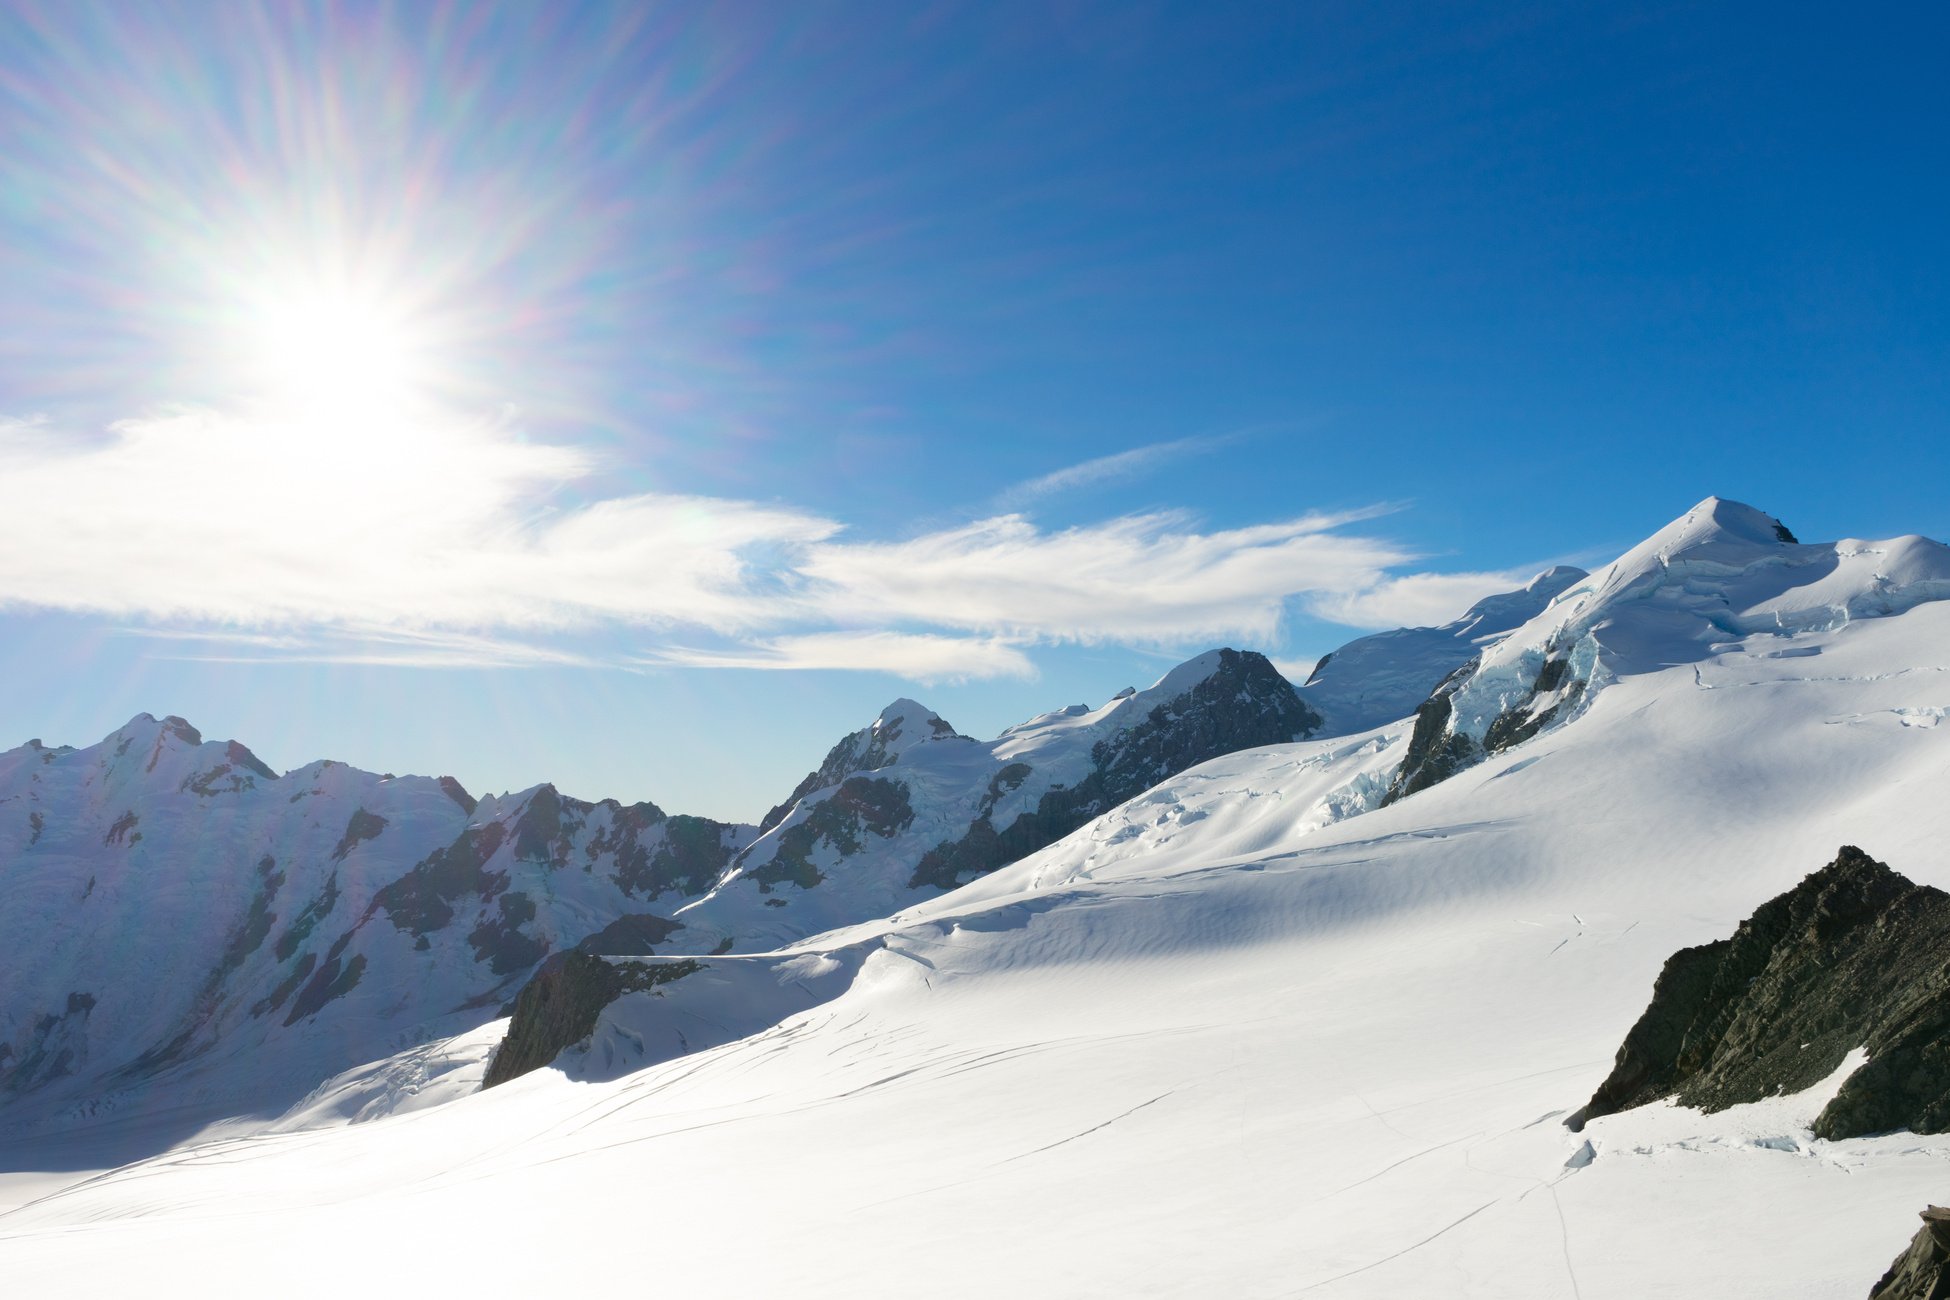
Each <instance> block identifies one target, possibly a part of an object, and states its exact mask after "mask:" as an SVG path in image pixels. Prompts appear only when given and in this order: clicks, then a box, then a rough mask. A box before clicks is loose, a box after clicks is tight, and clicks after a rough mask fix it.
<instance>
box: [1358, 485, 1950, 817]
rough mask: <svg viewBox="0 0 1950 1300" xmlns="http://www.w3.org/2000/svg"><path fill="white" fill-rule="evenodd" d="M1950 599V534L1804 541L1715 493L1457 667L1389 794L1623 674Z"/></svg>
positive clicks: (1505, 744)
mask: <svg viewBox="0 0 1950 1300" xmlns="http://www.w3.org/2000/svg"><path fill="white" fill-rule="evenodd" d="M1946 598H1950V547H1945V546H1944V545H1943V544H1942V543H1940V542H1934V541H1931V540H1929V539H1927V538H1924V537H1917V536H1908V537H1898V538H1894V539H1891V540H1888V541H1880V542H1864V541H1857V540H1853V539H1850V540H1844V541H1840V542H1834V543H1826V544H1816V545H1804V544H1802V543H1800V542H1798V541H1796V540H1795V536H1794V534H1793V533H1792V532H1790V531H1789V530H1788V529H1787V527H1786V526H1785V525H1783V524H1782V523H1781V522H1780V521H1779V520H1778V519H1775V518H1774V517H1773V516H1772V515H1768V514H1764V513H1762V512H1761V511H1759V510H1756V509H1754V508H1753V507H1751V506H1745V505H1741V504H1739V503H1738V502H1734V501H1726V500H1722V499H1721V498H1718V497H1708V498H1707V499H1706V500H1704V501H1702V502H1700V503H1699V504H1698V505H1697V506H1695V507H1693V509H1691V510H1689V511H1688V512H1687V513H1686V514H1684V515H1683V516H1681V517H1680V518H1678V519H1676V520H1674V521H1673V522H1672V523H1670V524H1668V525H1666V526H1665V527H1664V528H1662V529H1660V530H1659V531H1658V532H1656V533H1654V534H1653V535H1652V536H1651V537H1649V538H1647V539H1646V540H1645V541H1643V542H1641V543H1640V544H1639V545H1637V546H1635V547H1633V548H1632V549H1631V550H1630V551H1628V552H1626V553H1625V554H1624V555H1623V556H1621V557H1620V558H1619V559H1617V560H1615V561H1614V562H1612V563H1611V564H1609V565H1607V566H1605V567H1604V568H1602V569H1600V570H1598V571H1597V572H1595V573H1592V574H1588V575H1586V576H1584V577H1583V578H1580V579H1576V580H1574V581H1573V582H1572V583H1571V585H1569V586H1568V587H1566V588H1564V589H1563V590H1562V591H1561V592H1560V593H1559V594H1558V596H1557V597H1556V598H1555V599H1554V600H1552V601H1551V602H1550V603H1549V604H1548V605H1547V606H1546V607H1545V608H1544V609H1543V610H1542V611H1540V612H1539V613H1538V614H1537V615H1536V616H1535V617H1533V618H1531V619H1530V620H1529V621H1528V622H1526V623H1524V624H1523V625H1522V626H1520V627H1518V628H1516V629H1515V630H1514V631H1512V632H1510V633H1509V634H1508V635H1507V636H1504V637H1503V638H1502V639H1500V640H1498V641H1496V642H1495V643H1494V644H1493V645H1490V646H1489V647H1487V648H1486V649H1485V650H1484V651H1483V652H1482V653H1481V654H1480V655H1478V656H1477V657H1475V658H1474V659H1472V660H1471V661H1470V662H1468V663H1466V664H1464V665H1462V666H1461V667H1459V668H1457V669H1456V670H1455V671H1454V672H1453V673H1451V674H1450V675H1449V676H1448V677H1447V678H1445V679H1444V680H1443V682H1442V683H1441V685H1439V686H1438V687H1436V689H1435V690H1434V691H1433V692H1432V693H1431V694H1430V695H1429V697H1428V699H1426V700H1425V701H1424V702H1423V703H1422V704H1421V706H1420V707H1419V708H1418V709H1417V710H1416V720H1415V731H1414V735H1413V738H1412V740H1411V742H1410V745H1409V749H1408V753H1407V756H1406V757H1405V759H1404V761H1403V763H1402V766H1401V769H1400V770H1399V771H1398V773H1397V774H1396V777H1395V780H1394V781H1393V783H1392V784H1391V786H1390V789H1389V792H1388V796H1387V799H1388V801H1389V802H1394V801H1395V800H1398V799H1401V798H1404V797H1406V796H1408V795H1411V794H1414V793H1416V792H1417V791H1420V790H1425V789H1427V788H1428V787H1430V786H1432V785H1434V784H1436V783H1438V782H1440V781H1442V780H1446V779H1447V778H1448V777H1450V776H1453V775H1454V774H1455V773H1457V772H1459V771H1462V770H1463V769H1465V768H1468V767H1470V766H1473V765H1474V764H1476V763H1478V762H1481V761H1482V760H1483V759H1484V758H1486V757H1488V756H1490V755H1492V754H1496V753H1500V752H1502V751H1504V750H1507V749H1509V748H1511V747H1512V746H1514V745H1518V744H1521V743H1523V742H1524V741H1526V740H1529V739H1531V738H1532V737H1533V736H1536V735H1538V734H1540V733H1542V732H1544V731H1547V730H1552V729H1555V728H1557V727H1560V726H1563V725H1564V724H1565V723H1567V722H1570V721H1571V720H1573V719H1575V718H1576V717H1578V716H1579V715H1581V714H1582V713H1583V712H1584V711H1585V710H1586V709H1588V708H1589V707H1590V706H1591V704H1592V701H1593V700H1594V699H1595V698H1596V697H1597V695H1598V694H1599V692H1601V691H1602V690H1603V689H1604V688H1605V686H1606V685H1608V684H1609V683H1611V682H1613V681H1616V680H1618V679H1619V678H1621V677H1626V676H1632V675H1637V674H1642V673H1648V672H1656V671H1659V670H1661V669H1664V668H1667V667H1670V666H1672V665H1675V664H1680V665H1684V664H1694V663H1700V662H1703V661H1705V660H1706V659H1708V658H1710V657H1711V656H1712V655H1714V654H1715V653H1716V652H1717V650H1718V648H1720V647H1723V646H1725V645H1727V644H1730V643H1732V642H1735V641H1740V640H1743V639H1745V638H1750V637H1756V636H1771V637H1779V638H1781V639H1782V640H1784V641H1785V640H1789V639H1792V638H1793V637H1795V636H1797V635H1801V634H1806V633H1816V632H1830V631H1836V630H1838V629H1841V628H1844V627H1846V626H1847V625H1848V624H1849V623H1851V622H1853V621H1855V620H1858V619H1863V618H1877V617H1887V616H1889V615H1894V614H1900V613H1902V612H1904V611H1905V610H1908V609H1911V608H1913V607H1915V606H1916V605H1918V604H1922V603H1924V602H1926V601H1935V600H1943V599H1946Z"/></svg>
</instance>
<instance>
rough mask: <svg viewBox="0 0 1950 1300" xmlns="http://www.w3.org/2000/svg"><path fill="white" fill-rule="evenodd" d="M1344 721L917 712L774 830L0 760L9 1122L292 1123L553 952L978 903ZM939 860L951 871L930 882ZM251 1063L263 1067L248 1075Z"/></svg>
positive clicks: (1177, 711) (1206, 684) (1271, 706)
mask: <svg viewBox="0 0 1950 1300" xmlns="http://www.w3.org/2000/svg"><path fill="white" fill-rule="evenodd" d="M1314 724H1315V720H1314V718H1313V716H1312V715H1311V714H1310V713H1309V712H1308V711H1307V710H1306V708H1305V707H1304V706H1302V705H1301V704H1300V703H1299V702H1298V700H1297V699H1296V697H1295V695H1294V692H1293V689H1292V687H1291V686H1290V685H1289V684H1288V683H1286V682H1285V681H1284V680H1283V679H1282V678H1280V676H1279V675H1278V674H1277V673H1276V672H1275V671H1274V670H1273V669H1272V667H1271V665H1270V664H1268V663H1267V662H1266V660H1265V659H1263V658H1261V657H1260V656H1258V655H1254V654H1240V653H1237V652H1235V651H1231V650H1218V651H1213V652H1211V653H1210V654H1207V655H1202V656H1200V657H1199V658H1197V659H1194V660H1192V661H1190V662H1189V663H1186V664H1184V665H1181V666H1180V667H1179V668H1177V669H1174V670H1173V671H1172V672H1171V673H1168V674H1167V675H1166V676H1165V677H1164V678H1163V679H1161V680H1160V681H1159V683H1158V684H1157V685H1156V686H1154V687H1152V688H1151V689H1150V690H1148V691H1145V692H1142V693H1126V694H1124V695H1120V696H1119V697H1118V698H1117V699H1114V700H1112V701H1111V702H1110V703H1109V704H1107V705H1105V706H1104V707H1103V708H1101V709H1097V710H1089V709H1086V708H1084V707H1083V706H1075V707H1072V708H1070V709H1067V710H1061V711H1059V712H1057V713H1052V714H1048V715H1045V716H1043V717H1041V718H1037V719H1033V720H1032V721H1030V722H1028V723H1025V724H1023V725H1022V726H1019V727H1015V728H1012V729H1011V730H1010V731H1008V732H1005V733H1004V734H1003V736H1002V737H1000V738H999V739H997V740H994V741H988V742H978V741H974V740H971V739H969V738H967V737H964V736H959V735H956V734H955V732H954V729H953V728H952V727H950V726H948V724H947V723H946V722H944V721H942V720H941V719H940V718H939V717H937V716H936V715H935V714H933V713H932V712H930V711H928V710H927V709H925V708H923V707H922V706H921V705H919V704H916V703H914V702H913V701H911V700H899V701H896V702H895V703H894V704H892V705H890V706H888V708H887V709H885V710H883V711H882V713H881V715H880V717H879V718H877V719H876V720H875V721H874V723H873V724H872V725H870V726H869V727H867V728H865V729H863V730H861V731H859V732H857V733H854V734H853V735H851V736H848V737H846V738H845V739H843V740H842V741H841V742H840V743H839V744H838V745H836V746H835V747H834V748H833V750H832V752H831V753H830V754H829V755H828V756H827V758H826V760H825V761H824V762H823V763H822V764H821V765H820V767H819V768H818V769H817V770H815V771H814V772H813V773H811V774H810V775H808V777H807V778H806V780H805V781H804V782H802V783H801V785H800V787H799V789H797V790H795V791H794V792H793V795H792V796H791V797H790V798H789V799H788V800H787V802H786V803H785V804H782V805H781V806H780V807H779V808H778V809H775V810H774V811H773V812H772V813H771V814H769V815H768V816H767V818H766V820H765V824H764V827H763V834H761V833H760V830H761V828H760V827H753V826H736V825H726V824H722V823H718V822H714V821H709V820H706V819H702V818H696V817H687V816H667V815H665V813H664V812H663V811H662V810H661V809H659V808H657V807H656V806H655V805H653V804H648V803H639V804H633V805H629V806H623V805H619V804H617V803H615V802H614V801H605V802H602V803H586V802H583V801H579V800H575V799H572V798H568V797H566V796H564V795H562V794H560V793H559V792H558V791H557V790H556V789H555V788H554V787H552V786H546V785H544V786H539V787H536V788H535V789H532V790H527V791H523V792H521V793H520V794H516V795H509V796H503V797H501V798H488V799H484V800H481V801H479V802H478V803H477V802H476V801H475V800H474V799H473V798H472V797H470V796H469V795H468V794H467V792H466V791H464V790H462V789H461V788H460V786H459V785H458V783H456V782H454V781H453V780H451V779H450V778H440V779H438V780H435V779H430V778H425V777H404V778H394V777H391V776H378V775H375V774H372V773H368V772H361V771H358V770H356V769H354V768H350V767H347V766H345V765H344V764H340V763H333V762H321V763H315V764H312V765H310V766H308V767H304V768H300V769H298V770H296V771H293V772H289V773H286V774H284V775H283V776H281V777H280V776H279V775H278V774H276V773H274V772H272V771H271V770H270V769H269V768H268V767H266V766H265V765H264V764H263V763H262V762H260V761H259V760H258V759H257V758H256V757H255V756H254V755H252V754H251V752H250V751H249V750H248V749H247V748H245V747H244V746H243V745H241V744H238V743H237V742H235V741H230V742H223V743H218V742H209V743H206V742H204V741H203V739H202V737H201V735H200V734H198V732H197V731H196V730H195V728H193V727H192V726H191V725H190V724H189V723H187V722H185V721H183V720H182V719H180V718H167V719H164V720H162V721H157V720H156V719H154V718H152V717H149V716H147V715H144V716H142V717H138V718H136V719H135V720H134V721H132V722H130V723H129V724H128V726H126V727H124V728H122V729H121V730H119V731H117V732H116V733H114V734H113V735H111V736H109V737H108V738H106V739H105V740H103V741H102V742H101V743H100V744H98V745H94V746H90V747H89V748H87V749H81V750H75V749H66V748H64V749H47V748H45V747H43V746H41V745H39V743H38V742H35V743H31V744H29V745H27V746H24V747H22V748H20V749H17V750H13V751H11V752H9V753H7V754H5V755H0V863H5V864H7V869H8V881H9V884H10V885H11V890H10V892H9V895H8V901H7V906H6V907H5V908H4V909H0V944H4V945H6V948H5V950H6V951H10V952H13V953H16V954H19V955H20V958H19V969H18V971H17V972H16V973H14V974H13V975H12V976H11V977H10V978H9V980H8V981H7V984H6V985H5V986H4V988H0V1103H4V1102H5V1101H6V1100H7V1099H9V1098H14V1099H19V1098H24V1097H29V1096H31V1097H33V1098H34V1100H35V1103H36V1104H35V1106H34V1107H33V1108H31V1109H28V1110H23V1109H22V1108H20V1107H14V1106H4V1105H3V1104H0V1125H4V1124H8V1123H14V1124H19V1123H22V1122H26V1120H27V1118H29V1117H32V1118H38V1119H42V1120H44V1119H45V1118H46V1117H47V1116H48V1115H50V1114H52V1115H54V1116H55V1117H56V1122H58V1123H68V1122H72V1120H73V1119H75V1118H76V1117H77V1116H85V1115H94V1116H104V1117H105V1116H112V1115H115V1114H117V1113H119V1112H121V1111H123V1110H125V1109H126V1108H128V1107H130V1106H134V1107H137V1108H142V1107H146V1106H152V1105H154V1104H156V1102H157V1101H158V1099H159V1098H160V1097H164V1096H166V1097H167V1098H168V1101H169V1104H170V1105H172V1106H183V1105H192V1104H204V1105H208V1106H211V1107H217V1108H222V1107H226V1106H229V1107H238V1106H243V1107H261V1106H264V1105H267V1104H268V1105H272V1106H273V1107H274V1108H280V1107H282V1106H284V1105H286V1104H289V1102H290V1101H291V1100H293V1099H295V1098H296V1097H297V1096H298V1095H300V1094H302V1093H303V1092H304V1091H305V1090H306V1089H308V1088H311V1087H312V1086H313V1085H315V1084H317V1083H318V1081H319V1080H320V1079H323V1078H325V1077H326V1076H328V1075H336V1074H338V1073H339V1072H341V1071H343V1070H345V1069H346V1068H347V1067H350V1066H354V1065H357V1064H358V1063H360V1062H362V1061H367V1060H371V1059H374V1058H378V1057H381V1056H385V1055H388V1054H390V1053H393V1052H397V1051H400V1050H402V1049H405V1048H411V1047H414V1046H416V1045H418V1044H421V1043H424V1042H426V1041H428V1040H429V1039H434V1038H440V1037H445V1036H448V1035H452V1034H455V1033H457V1032H461V1031H464V1030H468V1029H471V1028H473V1027H474V1026H476V1025H479V1024H480V1023H481V1022H483V1021H484V1020H487V1019H489V1018H491V1017H492V1016H493V1015H494V1014H495V1013H496V1012H497V1011H498V1010H499V1009H500V1008H502V1007H503V1006H504V1005H506V1004H507V1003H508V1002H509V1001H510V1000H511V999H512V998H514V996H515V994H516V993H517V991H519V990H520V989H521V988H522V987H523V986H524V985H525V984H526V983H527V982H528V980H529V978H530V976H531V975H532V974H533V973H534V971H535V970H536V967H537V965H538V963H540V962H541V961H542V960H543V959H544V958H546V957H548V956H549V955H550V954H554V953H561V952H565V951H567V950H570V949H573V948H576V947H582V948H584V949H588V950H593V951H599V952H604V953H610V954H625V955H627V954H633V953H647V952H651V951H653V950H655V951H669V952H678V953H685V952H695V953H708V952H713V951H723V950H724V949H726V948H727V947H730V946H733V945H735V946H737V947H738V948H739V949H740V950H751V949H755V948H756V949H761V950H762V949H764V948H767V947H771V946H775V945H776V944H777V943H778V942H781V941H783V940H785V939H788V938H798V937H803V936H804V935H805V934H807V933H811V932H816V931H818V930H824V929H828V928H831V927H832V926H834V925H840V924H848V923H852V922H856V921H861V920H865V919H869V918H871V917H874V916H877V915H882V914H884V913H886V912H888V911H892V910H895V909H896V908H898V907H899V906H901V905H903V904H905V903H908V902H912V901H914V900H916V899H918V898H924V897H929V896H932V895H934V894H937V893H940V892H941V891H942V890H943V889H946V888H951V887H952V886H953V885H954V883H955V881H956V878H957V877H958V876H960V877H967V876H970V875H974V874H979V873H980V872H982V871H986V870H990V869H992V868H994V867H996V866H1000V865H1002V864H1003V863H1005V862H1007V861H1010V860H1012V859H1013V858H1015V857H1019V856H1021V855H1022V854H1023V853H1026V852H1029V851H1031V850H1032V849H1035V848H1040V847H1041V846H1042V845H1044V844H1046V843H1048V842H1050V841H1051V840H1052V839H1055V838H1057V837H1058V836H1059V835H1061V834H1063V833H1064V832H1067V831H1069V830H1071V829H1073V828H1074V827H1075V826H1077V825H1080V824H1081V823H1082V822H1084V821H1086V820H1088V819H1089V818H1090V817H1091V816H1092V815H1094V814H1095V813H1097V812H1099V811H1101V810H1102V809H1104V808H1107V807H1109V806H1111V805H1113V804H1115V803H1117V802H1119V801H1121V800H1122V799H1123V798H1126V797H1128V796H1129V795H1130V794H1133V793H1136V792H1138V791H1140V790H1142V789H1144V788H1145V787H1147V786H1148V785H1150V784H1152V783H1153V782H1154V781H1156V780H1157V779H1160V778H1162V777H1164V776H1167V775H1170V774H1172V773H1174V772H1177V771H1180V770H1182V769H1183V768H1185V767H1187V766H1190V765H1191V764H1193V763H1195V762H1198V761H1201V760H1203V759H1205V758H1209V757H1211V756H1213V755H1215V754H1220V753H1225V752H1229V751H1231V750H1234V749H1238V748H1242V747H1247V746H1251V745H1256V744H1264V743H1268V742H1272V741H1285V740H1291V739H1292V738H1294V736H1296V735H1298V734H1302V733H1304V732H1306V731H1307V730H1309V729H1310V728H1311V727H1312V726H1313V725H1314ZM931 854H932V855H934V856H930V855H931ZM244 1062H248V1065H247V1066H246V1065H245V1064H243V1063H244Z"/></svg>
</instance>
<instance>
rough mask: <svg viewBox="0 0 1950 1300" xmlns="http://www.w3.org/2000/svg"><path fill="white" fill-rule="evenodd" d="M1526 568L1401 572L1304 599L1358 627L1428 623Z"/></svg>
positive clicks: (1521, 575) (1519, 578)
mask: <svg viewBox="0 0 1950 1300" xmlns="http://www.w3.org/2000/svg"><path fill="white" fill-rule="evenodd" d="M1533 576H1534V573H1533V572H1532V571H1529V570H1516V569H1510V570H1504V571H1502V572H1493V573H1407V574H1402V575H1400V576H1398V577H1390V578H1386V579H1384V580H1382V581H1380V582H1377V583H1374V584H1373V585H1371V586H1368V587H1364V588H1358V589H1353V590H1348V591H1340V592H1330V593H1323V594H1321V595H1319V596H1316V597H1315V598H1314V599H1312V600H1310V601H1309V602H1308V608H1309V609H1310V610H1311V611H1312V612H1313V613H1314V614H1317V615H1319V616H1320V617H1321V618H1324V619H1329V620H1331V621H1332V622H1335V623H1345V624H1346V625H1348V626H1349V627H1358V628H1391V627H1433V626H1436V625H1438V624H1442V623H1447V622H1449V621H1450V620H1451V619H1455V618H1460V617H1461V616H1462V614H1463V612H1464V611H1465V610H1467V609H1468V608H1469V607H1470V606H1471V605H1474V604H1475V603H1476V602H1477V601H1479V600H1481V599H1482V598H1483V597H1485V596H1493V595H1495V594H1496V593H1498V592H1500V591H1510V590H1512V589H1514V588H1517V587H1521V586H1523V585H1524V583H1526V582H1528V581H1530V579H1531V578H1532V577H1533Z"/></svg>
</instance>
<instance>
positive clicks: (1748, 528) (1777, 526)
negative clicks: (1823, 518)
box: [1644, 497, 1798, 558]
mask: <svg viewBox="0 0 1950 1300" xmlns="http://www.w3.org/2000/svg"><path fill="white" fill-rule="evenodd" d="M1644 545H1645V546H1648V547H1652V548H1654V549H1656V550H1657V551H1658V552H1659V553H1660V554H1661V555H1663V556H1666V557H1668V558H1670V557H1673V556H1676V555H1680V554H1683V553H1687V552H1693V551H1697V550H1699V549H1701V548H1711V547H1716V546H1733V547H1751V546H1794V545H1798V541H1797V539H1796V538H1795V536H1794V534H1793V533H1791V532H1789V531H1788V529H1787V525H1785V524H1783V523H1782V522H1781V521H1780V520H1778V519H1776V518H1775V517H1774V516H1773V515H1770V514H1768V513H1766V512H1765V511H1761V510H1756V509H1754V507H1752V506H1750V505H1745V504H1743V503H1741V502H1739V501H1729V500H1727V499H1726V498H1725V497H1708V498H1706V500H1704V501H1702V502H1700V503H1699V504H1698V505H1696V506H1694V507H1693V508H1692V509H1691V510H1688V511H1687V512H1686V513H1685V514H1683V515H1681V516H1680V517H1679V518H1677V519H1675V520H1673V521H1672V522H1671V523H1669V524H1667V525H1666V526H1665V527H1664V528H1661V529H1660V530H1659V531H1658V532H1656V533H1654V534H1652V536H1651V537H1649V538H1647V539H1646V540H1645V543H1644Z"/></svg>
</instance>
